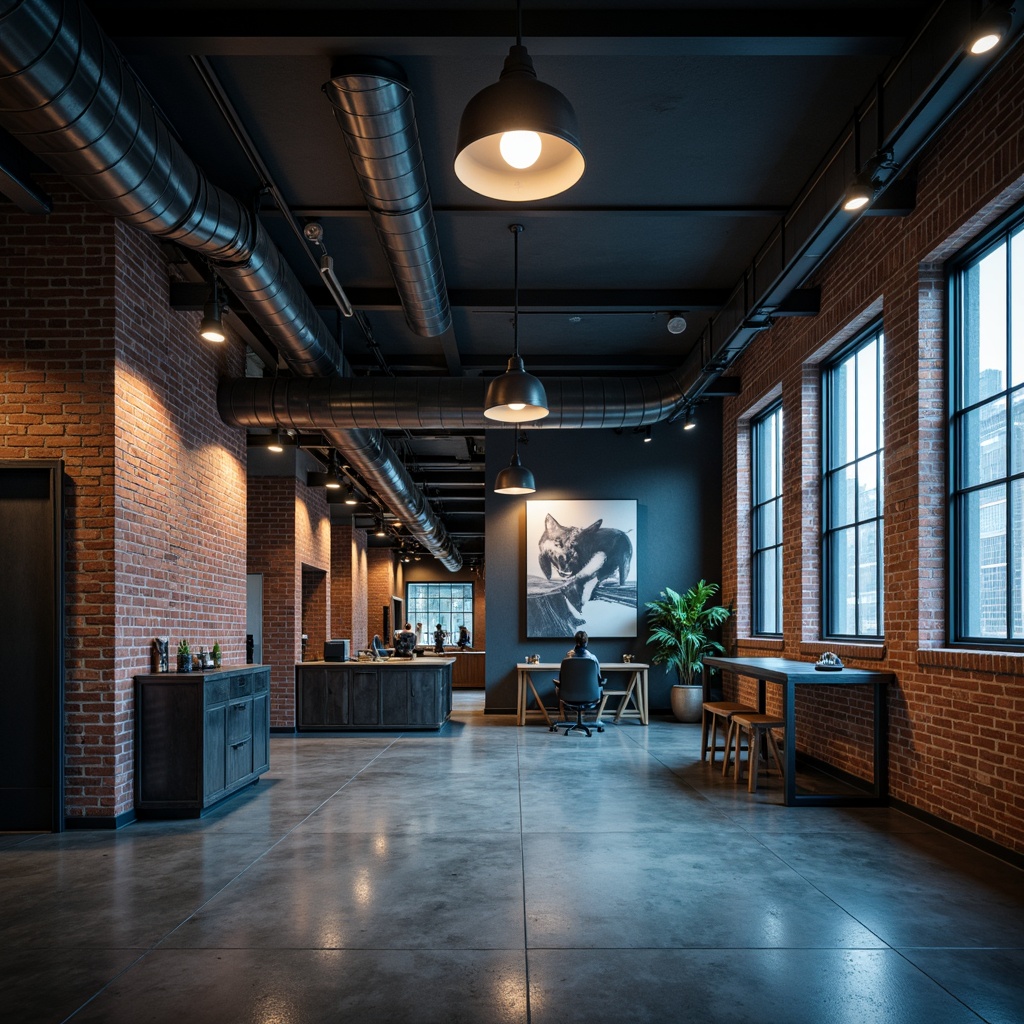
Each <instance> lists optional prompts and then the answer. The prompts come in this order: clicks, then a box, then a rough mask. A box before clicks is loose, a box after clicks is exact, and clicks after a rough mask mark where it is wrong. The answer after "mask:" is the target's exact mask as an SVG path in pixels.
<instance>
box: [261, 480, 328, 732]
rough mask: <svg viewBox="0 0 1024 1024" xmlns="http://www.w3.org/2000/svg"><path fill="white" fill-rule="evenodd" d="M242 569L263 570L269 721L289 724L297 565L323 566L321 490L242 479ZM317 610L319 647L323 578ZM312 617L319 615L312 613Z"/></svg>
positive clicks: (297, 636)
mask: <svg viewBox="0 0 1024 1024" xmlns="http://www.w3.org/2000/svg"><path fill="white" fill-rule="evenodd" d="M248 495H249V515H248V539H249V554H248V571H249V572H250V573H262V575H263V664H265V665H269V666H270V667H271V671H270V724H271V726H273V727H274V728H291V727H293V726H294V725H295V663H296V662H297V661H300V660H301V659H302V611H303V608H302V574H303V566H306V567H308V568H312V569H317V570H320V571H321V572H325V573H326V572H327V571H328V570H329V568H330V547H331V534H330V523H329V521H328V518H327V499H326V497H325V496H324V492H323V491H322V490H319V489H317V488H310V487H307V486H306V485H305V484H304V483H302V482H300V481H299V480H297V479H296V478H295V477H294V476H272V477H250V478H249V481H248ZM325 588H326V590H325V594H324V599H323V600H322V601H321V602H320V611H319V613H314V614H319V615H320V616H321V617H322V624H321V625H318V628H319V630H320V652H321V653H322V652H323V633H324V631H325V630H326V618H327V601H328V600H329V596H328V595H329V592H330V591H329V584H326V583H325ZM318 623H320V620H319V619H318Z"/></svg>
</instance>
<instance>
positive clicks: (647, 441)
mask: <svg viewBox="0 0 1024 1024" xmlns="http://www.w3.org/2000/svg"><path fill="white" fill-rule="evenodd" d="M653 440H654V437H653V435H652V434H651V428H650V426H649V425H648V426H646V427H644V444H650V443H651V441H653Z"/></svg>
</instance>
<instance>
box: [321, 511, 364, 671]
mask: <svg viewBox="0 0 1024 1024" xmlns="http://www.w3.org/2000/svg"><path fill="white" fill-rule="evenodd" d="M366 552H367V547H366V531H365V530H360V529H356V528H354V527H353V526H352V525H351V524H350V523H332V524H331V611H330V621H331V630H330V632H331V636H332V637H336V638H338V639H342V638H344V637H348V638H349V639H350V640H351V641H352V650H353V652H354V651H356V650H358V649H359V648H361V647H366V646H367V641H368V637H367V635H366V626H367V619H368V615H367V575H368V569H367V553H366Z"/></svg>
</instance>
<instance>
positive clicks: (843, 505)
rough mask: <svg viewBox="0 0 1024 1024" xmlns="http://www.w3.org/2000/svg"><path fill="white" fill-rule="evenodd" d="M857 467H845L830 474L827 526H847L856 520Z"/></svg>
mask: <svg viewBox="0 0 1024 1024" xmlns="http://www.w3.org/2000/svg"><path fill="white" fill-rule="evenodd" d="M856 479H857V467H856V466H855V465H850V466H845V467H844V468H843V469H840V470H837V471H836V472H835V473H833V474H832V478H831V480H832V488H831V490H832V495H831V502H830V505H829V526H848V525H849V524H850V523H852V522H854V521H855V520H856V518H857V488H856Z"/></svg>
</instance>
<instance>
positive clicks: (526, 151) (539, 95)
mask: <svg viewBox="0 0 1024 1024" xmlns="http://www.w3.org/2000/svg"><path fill="white" fill-rule="evenodd" d="M585 166H586V162H585V161H584V159H583V152H582V150H581V148H580V139H579V126H578V124H577V122H576V112H575V111H574V110H573V109H572V104H571V103H570V102H569V101H568V100H567V99H566V98H565V97H564V96H563V95H562V94H561V93H560V92H559V91H558V90H557V89H555V88H554V87H553V86H550V85H547V84H545V83H544V82H542V81H540V79H539V78H537V72H536V71H535V70H534V68H533V61H532V60H531V59H530V55H529V54H528V53H527V52H526V47H525V46H523V11H522V3H521V2H517V3H516V43H515V46H512V47H509V51H508V56H507V57H506V58H505V66H504V68H503V69H502V72H501V77H500V78H499V79H498V81H497V82H495V83H494V84H493V85H489V86H487V88H486V89H482V90H481V91H480V92H478V93H477V94H476V95H475V96H474V97H473V98H472V99H471V100H470V101H469V103H467V104H466V109H465V111H464V112H463V114H462V120H461V121H460V122H459V136H458V143H457V145H456V153H455V174H456V176H457V177H458V179H459V181H461V182H462V184H463V185H465V186H466V187H467V188H470V189H472V190H473V191H474V192H478V193H479V194H480V195H482V196H488V197H489V198H491V199H504V200H506V201H509V202H532V201H533V200H535V199H547V198H548V197H549V196H556V195H558V194H559V192H564V191H565V190H566V189H567V188H571V187H572V186H573V185H575V184H576V182H577V181H579V180H580V178H581V177H582V175H583V169H584V167H585Z"/></svg>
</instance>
